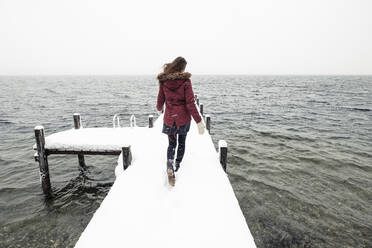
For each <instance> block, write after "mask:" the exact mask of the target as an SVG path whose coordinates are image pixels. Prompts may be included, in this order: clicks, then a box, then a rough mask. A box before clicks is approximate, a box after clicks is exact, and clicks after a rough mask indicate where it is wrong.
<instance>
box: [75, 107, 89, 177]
mask: <svg viewBox="0 0 372 248" xmlns="http://www.w3.org/2000/svg"><path fill="white" fill-rule="evenodd" d="M74 127H75V129H80V128H81V119H80V114H78V113H75V114H74ZM78 160H79V169H80V170H85V168H86V165H85V159H84V155H82V154H78Z"/></svg>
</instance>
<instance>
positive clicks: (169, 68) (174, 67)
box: [163, 57, 187, 74]
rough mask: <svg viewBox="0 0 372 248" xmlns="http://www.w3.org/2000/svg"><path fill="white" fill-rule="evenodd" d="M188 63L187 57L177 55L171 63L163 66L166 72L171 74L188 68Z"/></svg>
mask: <svg viewBox="0 0 372 248" xmlns="http://www.w3.org/2000/svg"><path fill="white" fill-rule="evenodd" d="M186 65H187V62H186V59H184V58H183V57H177V58H175V59H174V60H173V61H172V62H171V63H167V64H165V65H164V66H163V67H164V73H165V74H169V73H174V72H183V71H184V70H185V68H186Z"/></svg>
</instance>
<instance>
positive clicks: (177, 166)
mask: <svg viewBox="0 0 372 248" xmlns="http://www.w3.org/2000/svg"><path fill="white" fill-rule="evenodd" d="M175 167H176V169H175V170H174V171H175V172H177V171H178V169H179V168H180V162H177V161H176V166H175Z"/></svg>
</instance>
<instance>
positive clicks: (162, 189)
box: [34, 115, 256, 248]
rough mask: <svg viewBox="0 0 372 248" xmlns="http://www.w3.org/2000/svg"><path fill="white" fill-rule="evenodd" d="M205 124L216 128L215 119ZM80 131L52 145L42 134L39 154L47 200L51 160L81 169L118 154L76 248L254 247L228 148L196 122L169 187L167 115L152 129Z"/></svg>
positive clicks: (63, 135)
mask: <svg viewBox="0 0 372 248" xmlns="http://www.w3.org/2000/svg"><path fill="white" fill-rule="evenodd" d="M75 116H77V115H75ZM76 118H77V117H76ZM205 119H208V122H209V123H208V126H209V128H210V117H207V118H205ZM79 123H80V121H79ZM78 127H79V128H77V129H71V130H67V131H64V132H60V133H56V134H52V135H50V136H47V137H44V136H43V129H42V127H36V128H35V134H36V140H37V144H36V146H35V147H34V148H35V149H37V150H38V152H37V154H36V157H37V160H38V161H39V165H40V172H41V179H42V186H43V190H44V192H45V193H46V194H47V195H51V192H50V179H49V170H48V161H47V156H48V155H51V154H78V155H79V156H82V157H79V158H78V161H79V163H81V162H82V161H84V155H86V154H92V155H94V154H105V155H119V154H120V156H119V157H118V165H117V167H116V168H115V175H116V180H115V182H114V184H113V186H112V187H111V189H110V191H109V193H108V195H107V196H106V198H105V199H104V200H103V202H102V204H101V206H100V207H99V208H98V209H97V211H96V213H95V214H94V216H93V217H92V219H91V221H90V222H89V224H88V226H87V227H86V229H85V231H84V232H83V233H82V234H81V236H80V238H79V240H78V242H77V243H76V245H75V248H95V247H97V248H98V247H100V248H101V247H172V248H173V247H182V248H183V247H185V248H186V247H187V248H189V247H203V248H205V247H221V248H222V247H224V248H226V247H249V248H250V247H256V246H255V243H254V240H253V237H252V235H251V233H250V231H249V228H248V225H247V223H246V222H245V218H244V216H243V214H242V211H241V209H240V207H239V203H238V201H237V199H236V197H235V195H234V191H233V189H232V187H231V184H230V182H229V179H228V177H227V174H226V172H225V170H224V169H226V162H227V160H226V158H227V145H226V142H224V141H220V142H219V149H218V151H216V149H215V147H214V144H213V142H212V138H211V136H210V134H209V132H206V133H204V135H199V134H198V131H197V127H196V124H195V123H194V122H193V121H192V124H191V128H190V131H189V134H188V136H187V140H186V152H185V156H184V160H183V162H182V164H181V168H180V170H179V172H178V173H177V174H176V185H175V187H171V186H169V185H168V182H167V176H166V148H167V146H168V140H167V137H166V135H164V134H162V133H161V128H162V115H161V116H160V117H159V118H158V119H157V120H156V121H154V120H153V117H152V116H150V117H149V126H147V127H136V126H135V125H132V127H124V128H122V127H116V128H81V125H80V126H78ZM39 133H41V135H39ZM221 165H222V166H221ZM81 166H84V165H83V164H81ZM43 173H44V174H43ZM43 175H44V177H43ZM45 175H47V178H46V177H45ZM48 187H49V189H48Z"/></svg>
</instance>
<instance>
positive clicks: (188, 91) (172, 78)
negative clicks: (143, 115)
mask: <svg viewBox="0 0 372 248" xmlns="http://www.w3.org/2000/svg"><path fill="white" fill-rule="evenodd" d="M190 76H191V74H190V73H187V72H184V73H179V72H177V73H171V74H164V73H161V74H159V75H158V79H159V81H160V85H159V94H158V103H157V105H156V108H157V109H158V110H159V111H161V110H162V109H163V105H164V102H165V113H164V124H165V125H167V126H170V127H171V126H173V122H176V125H177V127H180V126H183V125H185V124H187V123H188V122H190V121H191V116H192V117H193V119H194V120H195V122H196V123H199V122H200V121H201V117H200V114H199V112H198V110H197V108H196V106H195V100H194V92H193V90H192V86H191V81H190V79H189V78H190Z"/></svg>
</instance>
